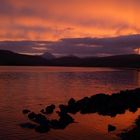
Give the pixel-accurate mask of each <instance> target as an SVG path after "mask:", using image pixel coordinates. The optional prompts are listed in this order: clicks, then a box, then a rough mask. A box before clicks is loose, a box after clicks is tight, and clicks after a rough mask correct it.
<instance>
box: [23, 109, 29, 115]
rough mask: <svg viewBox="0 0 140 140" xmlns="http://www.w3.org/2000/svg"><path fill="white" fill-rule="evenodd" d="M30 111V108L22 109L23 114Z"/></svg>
mask: <svg viewBox="0 0 140 140" xmlns="http://www.w3.org/2000/svg"><path fill="white" fill-rule="evenodd" d="M30 112H31V111H30V110H28V109H24V110H23V111H22V113H23V114H28V113H30Z"/></svg>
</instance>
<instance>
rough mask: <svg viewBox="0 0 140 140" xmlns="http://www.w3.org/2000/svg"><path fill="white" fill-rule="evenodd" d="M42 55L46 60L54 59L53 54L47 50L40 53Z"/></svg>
mask: <svg viewBox="0 0 140 140" xmlns="http://www.w3.org/2000/svg"><path fill="white" fill-rule="evenodd" d="M42 57H43V58H45V59H48V60H51V59H55V56H54V55H52V54H51V53H49V52H45V53H44V54H42Z"/></svg>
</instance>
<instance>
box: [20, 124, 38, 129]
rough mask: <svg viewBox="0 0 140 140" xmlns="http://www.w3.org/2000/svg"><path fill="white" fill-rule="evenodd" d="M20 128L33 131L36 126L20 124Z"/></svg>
mask: <svg viewBox="0 0 140 140" xmlns="http://www.w3.org/2000/svg"><path fill="white" fill-rule="evenodd" d="M20 126H21V127H22V128H29V129H34V128H36V125H35V124H32V123H22V124H20Z"/></svg>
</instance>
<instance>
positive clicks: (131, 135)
mask: <svg viewBox="0 0 140 140" xmlns="http://www.w3.org/2000/svg"><path fill="white" fill-rule="evenodd" d="M120 137H121V139H122V140H140V116H139V117H138V119H136V121H135V126H134V128H132V129H131V130H128V131H125V132H122V133H121V134H120Z"/></svg>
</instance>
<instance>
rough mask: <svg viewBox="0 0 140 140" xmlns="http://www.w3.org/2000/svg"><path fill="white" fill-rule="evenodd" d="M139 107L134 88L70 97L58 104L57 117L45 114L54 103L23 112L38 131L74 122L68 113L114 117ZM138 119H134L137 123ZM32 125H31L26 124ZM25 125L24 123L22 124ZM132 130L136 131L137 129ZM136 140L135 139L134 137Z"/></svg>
mask: <svg viewBox="0 0 140 140" xmlns="http://www.w3.org/2000/svg"><path fill="white" fill-rule="evenodd" d="M138 108H140V88H137V89H134V90H125V91H120V92H119V93H114V94H112V95H107V94H103V93H102V94H97V95H94V96H91V97H84V98H83V99H81V100H78V101H76V100H75V99H73V98H71V99H70V100H69V101H68V103H67V104H66V105H65V104H61V105H59V110H60V111H58V112H57V113H58V117H59V118H58V119H53V120H51V119H48V118H47V117H46V116H45V115H46V114H47V115H48V114H52V113H53V112H54V109H55V105H53V104H52V105H50V106H47V107H46V108H45V109H42V110H41V113H34V112H31V111H30V112H29V110H24V111H23V113H24V114H27V117H28V119H29V120H30V121H32V122H34V123H36V127H35V130H36V131H37V132H40V133H44V132H48V131H49V130H51V129H64V128H66V127H67V126H68V125H69V124H71V123H73V122H74V119H73V118H72V117H71V115H70V114H76V113H77V112H80V113H81V114H89V113H98V114H100V115H106V116H111V117H115V116H116V115H117V114H123V113H125V111H126V110H130V111H131V112H136V111H137V109H138ZM139 122H140V121H136V123H139ZM27 126H29V128H30V127H32V125H27ZM24 127H25V125H24ZM115 129H116V127H115V126H112V125H109V126H108V131H109V132H111V131H114V130H115ZM133 132H137V129H136V130H135V131H134V130H133ZM125 136H126V134H125V133H124V134H122V135H121V137H122V138H123V140H126V139H125ZM128 140H129V139H128ZM136 140H137V139H136Z"/></svg>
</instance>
